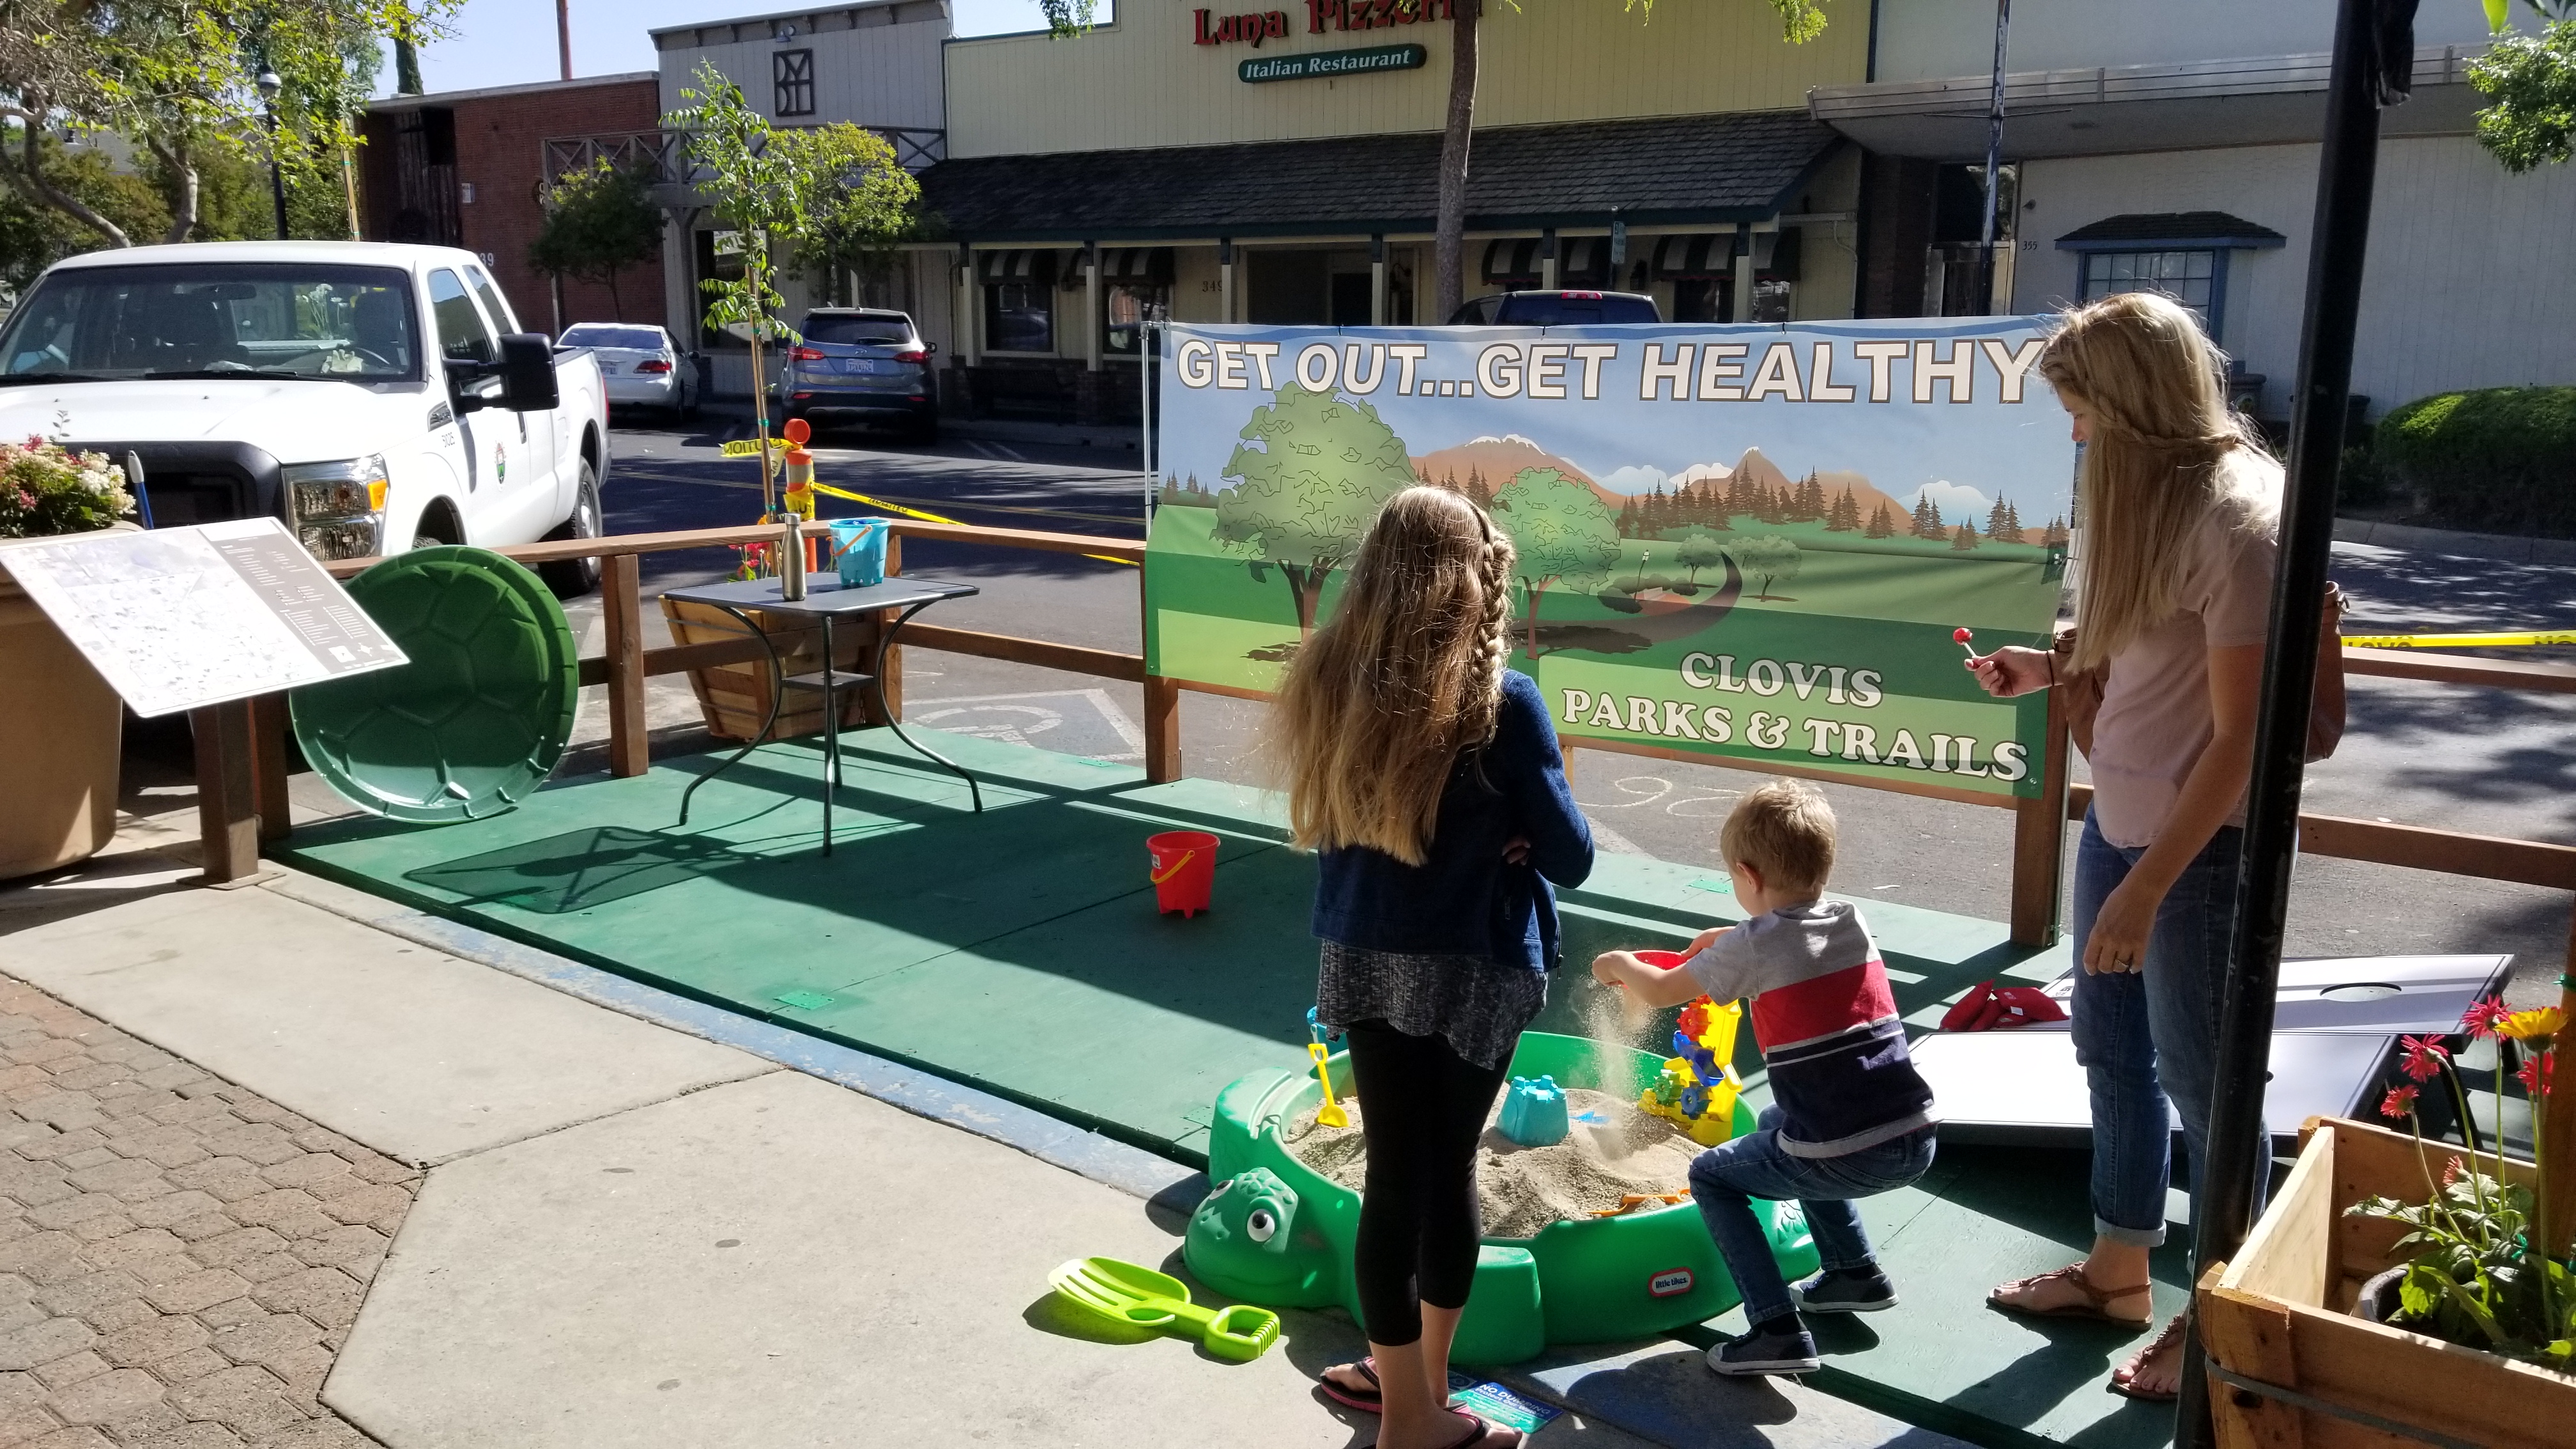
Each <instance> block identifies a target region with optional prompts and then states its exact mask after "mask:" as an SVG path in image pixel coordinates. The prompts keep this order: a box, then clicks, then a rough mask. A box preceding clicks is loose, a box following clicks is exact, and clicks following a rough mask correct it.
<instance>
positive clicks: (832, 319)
mask: <svg viewBox="0 0 2576 1449" xmlns="http://www.w3.org/2000/svg"><path fill="white" fill-rule="evenodd" d="M796 330H797V332H798V333H799V334H800V336H801V338H802V340H801V341H799V342H798V343H797V344H796V345H795V346H794V347H791V348H789V349H787V356H786V359H785V362H784V365H783V367H782V369H781V374H782V375H781V377H780V379H779V381H780V384H781V386H780V391H781V393H782V394H783V398H782V400H783V401H784V403H785V404H786V406H785V412H786V414H787V416H789V417H791V418H813V419H816V420H817V421H822V420H826V419H832V418H846V419H848V420H849V421H852V422H863V423H876V424H880V425H886V424H891V425H893V426H895V427H899V428H901V429H903V430H904V431H905V432H907V433H909V434H911V436H912V437H913V438H915V439H916V440H919V441H925V442H926V441H929V440H931V439H933V438H936V437H938V436H939V388H938V382H937V380H936V379H935V378H934V377H933V375H932V373H931V370H930V358H931V354H932V353H933V352H935V351H937V350H938V349H937V348H935V347H933V346H932V345H931V344H930V343H928V342H924V341H923V340H922V338H921V332H920V329H918V328H916V327H914V326H913V325H912V318H911V317H909V316H907V315H905V314H904V313H901V312H892V311H885V310H881V309H878V308H872V307H817V308H815V309H814V310H813V311H810V312H808V313H806V314H805V318H804V320H803V321H801V322H799V323H798V324H797V325H796Z"/></svg>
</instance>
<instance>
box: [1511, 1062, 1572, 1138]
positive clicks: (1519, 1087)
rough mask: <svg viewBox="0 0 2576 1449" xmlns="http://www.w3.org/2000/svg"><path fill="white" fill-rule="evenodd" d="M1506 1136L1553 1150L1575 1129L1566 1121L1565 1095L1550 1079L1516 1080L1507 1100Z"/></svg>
mask: <svg viewBox="0 0 2576 1449" xmlns="http://www.w3.org/2000/svg"><path fill="white" fill-rule="evenodd" d="M1497 1125H1499V1126H1500V1127H1501V1128H1502V1129H1503V1135H1504V1136H1506V1137H1508V1138H1510V1139H1512V1140H1513V1141H1514V1142H1517V1143H1519V1144H1520V1145H1521V1146H1523V1147H1553V1146H1555V1145H1556V1144H1557V1143H1559V1142H1563V1141H1564V1140H1565V1134H1566V1133H1568V1132H1570V1131H1572V1130H1573V1128H1572V1126H1571V1125H1570V1124H1569V1123H1568V1122H1567V1121H1566V1118H1565V1093H1563V1092H1560V1091H1558V1090H1557V1087H1556V1078H1554V1077H1550V1076H1537V1077H1514V1078H1512V1087H1511V1090H1510V1091H1509V1092H1508V1093H1506V1094H1505V1095H1504V1097H1503V1120H1502V1121H1501V1122H1500V1123H1499V1124H1497Z"/></svg>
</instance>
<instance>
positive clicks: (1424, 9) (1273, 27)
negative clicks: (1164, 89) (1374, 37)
mask: <svg viewBox="0 0 2576 1449" xmlns="http://www.w3.org/2000/svg"><path fill="white" fill-rule="evenodd" d="M1450 4H1451V0H1306V33H1307V34H1309V35H1323V34H1326V33H1329V32H1332V31H1337V30H1381V29H1386V28H1388V27H1392V26H1398V25H1418V24H1421V23H1423V22H1425V21H1431V20H1447V19H1449V18H1450ZM1289 25H1290V19H1289V14H1288V12H1287V11H1285V10H1249V11H1242V12H1239V13H1237V14H1233V15H1220V14H1217V13H1216V12H1215V11H1213V10H1193V11H1191V12H1190V26H1191V31H1190V43H1191V44H1193V45H1231V44H1234V43H1236V42H1238V41H1240V42H1243V43H1246V44H1249V45H1253V46H1259V45H1260V44H1261V43H1262V42H1263V41H1265V40H1285V39H1287V38H1288V36H1289ZM1415 63H1416V64H1419V63H1420V62H1418V61H1417V62H1415ZM1366 68H1367V69H1402V68H1405V67H1385V66H1372V67H1366ZM1319 74H1320V72H1319ZM1246 79H1250V77H1246Z"/></svg>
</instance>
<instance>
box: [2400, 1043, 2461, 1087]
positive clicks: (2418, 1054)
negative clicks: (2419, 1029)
mask: <svg viewBox="0 0 2576 1449" xmlns="http://www.w3.org/2000/svg"><path fill="white" fill-rule="evenodd" d="M2398 1045H2399V1046H2401V1047H2403V1048H2405V1051H2406V1060H2405V1061H2403V1062H2401V1063H2399V1064H2398V1065H2399V1066H2401V1067H2403V1068H2404V1069H2405V1072H2406V1075H2408V1076H2410V1077H2413V1078H2414V1079H2415V1080H2417V1081H2419V1082H2429V1081H2431V1080H2433V1079H2434V1078H2435V1077H2437V1076H2440V1075H2441V1074H2442V1064H2443V1063H2444V1062H2447V1061H2449V1060H2450V1059H2451V1054H2450V1053H2449V1052H2447V1051H2444V1050H2443V1049H2442V1044H2441V1042H2439V1041H2437V1040H2435V1039H2434V1038H2432V1037H2429V1036H2410V1037H2403V1038H2401V1039H2399V1042H2398Z"/></svg>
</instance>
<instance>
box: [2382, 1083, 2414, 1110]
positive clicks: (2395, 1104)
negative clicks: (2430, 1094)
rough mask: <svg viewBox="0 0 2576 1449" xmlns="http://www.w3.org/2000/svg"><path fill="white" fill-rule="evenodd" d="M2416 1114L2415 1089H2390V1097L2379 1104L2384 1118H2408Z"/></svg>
mask: <svg viewBox="0 0 2576 1449" xmlns="http://www.w3.org/2000/svg"><path fill="white" fill-rule="evenodd" d="M2414 1112H2415V1089H2414V1088H2413V1087H2391V1088H2389V1089H2388V1095H2387V1096H2386V1097H2385V1098H2383V1099H2382V1100H2381V1101H2380V1104H2379V1115H2380V1116H2382V1117H2408V1116H2412V1115H2414Z"/></svg>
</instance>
